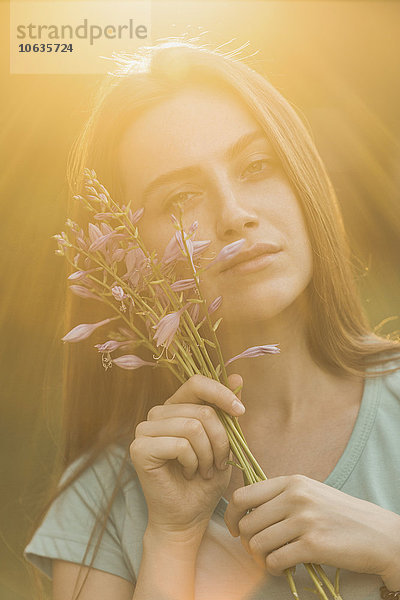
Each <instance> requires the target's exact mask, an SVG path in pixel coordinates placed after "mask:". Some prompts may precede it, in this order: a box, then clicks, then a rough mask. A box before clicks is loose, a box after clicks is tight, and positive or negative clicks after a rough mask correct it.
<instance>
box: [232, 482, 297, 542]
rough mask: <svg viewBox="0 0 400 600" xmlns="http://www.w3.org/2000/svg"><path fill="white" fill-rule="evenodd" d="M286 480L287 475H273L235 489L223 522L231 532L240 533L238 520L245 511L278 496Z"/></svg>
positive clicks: (284, 486)
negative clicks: (264, 479) (270, 477)
mask: <svg viewBox="0 0 400 600" xmlns="http://www.w3.org/2000/svg"><path fill="white" fill-rule="evenodd" d="M287 482H288V477H287V476H283V477H274V478H273V479H268V480H267V481H259V482H258V483H252V484H251V485H246V486H245V487H241V488H238V489H237V490H235V491H234V492H233V494H232V499H231V501H230V502H229V504H228V506H227V509H226V511H225V515H224V519H225V523H226V524H227V526H228V529H229V531H230V532H231V534H232V535H233V536H235V537H237V536H238V535H239V534H240V531H239V521H240V519H242V517H244V515H245V514H246V513H247V511H249V510H251V509H254V508H257V507H258V506H260V505H262V504H264V503H266V502H269V501H270V500H272V499H273V498H275V497H276V496H279V494H281V493H282V492H283V491H284V490H285V488H286V485H287Z"/></svg>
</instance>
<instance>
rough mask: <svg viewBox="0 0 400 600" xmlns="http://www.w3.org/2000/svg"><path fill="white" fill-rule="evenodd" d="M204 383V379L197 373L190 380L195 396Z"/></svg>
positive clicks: (189, 383)
mask: <svg viewBox="0 0 400 600" xmlns="http://www.w3.org/2000/svg"><path fill="white" fill-rule="evenodd" d="M202 381H203V377H202V375H200V374H199V373H195V374H194V375H192V376H191V377H190V379H188V385H189V386H190V388H191V390H192V392H193V393H194V394H197V392H198V391H199V390H200V388H201V384H202Z"/></svg>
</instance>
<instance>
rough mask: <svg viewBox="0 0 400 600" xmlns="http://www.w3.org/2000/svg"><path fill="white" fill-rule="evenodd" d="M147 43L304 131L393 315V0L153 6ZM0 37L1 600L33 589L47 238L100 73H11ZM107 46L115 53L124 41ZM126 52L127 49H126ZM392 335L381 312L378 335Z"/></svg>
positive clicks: (56, 378)
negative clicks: (237, 64) (249, 74)
mask: <svg viewBox="0 0 400 600" xmlns="http://www.w3.org/2000/svg"><path fill="white" fill-rule="evenodd" d="M151 9H152V17H151V26H152V41H153V42H155V41H156V40H157V39H159V38H164V37H168V36H179V35H182V34H185V35H186V36H187V37H196V36H200V39H201V41H202V43H210V44H211V46H217V45H219V44H222V43H225V42H229V41H230V40H232V39H233V38H234V39H233V41H232V42H231V43H229V44H227V46H226V49H232V50H233V49H234V48H237V47H239V46H241V45H242V44H244V43H246V42H248V41H249V42H250V44H249V45H248V46H247V48H245V49H244V50H243V51H242V53H241V55H242V56H246V55H252V54H254V52H255V51H256V50H259V52H258V53H257V54H254V55H253V56H252V57H251V58H249V61H248V62H249V64H250V65H251V66H253V67H254V68H256V69H258V70H259V71H261V72H262V73H264V74H265V75H266V76H267V77H269V79H270V80H271V81H272V83H273V84H274V85H275V86H276V87H277V88H278V89H279V90H280V91H281V92H282V93H283V94H284V95H285V96H286V97H287V98H288V99H289V100H290V101H291V102H292V103H293V104H294V105H295V107H297V108H298V110H299V111H300V113H301V115H302V117H303V118H304V119H305V120H306V121H307V122H308V124H309V126H310V127H311V129H312V130H313V135H314V138H315V140H316V143H317V146H318V148H319V150H320V152H321V154H322V157H323V159H324V160H325V162H326V165H327V168H328V171H329V173H330V175H331V178H332V180H333V183H334V186H335V189H336V191H337V194H338V197H339V200H340V203H341V206H342V208H343V213H344V218H345V224H346V227H347V231H348V233H349V237H350V242H351V245H352V248H353V250H354V252H355V253H356V255H357V256H358V257H359V260H360V262H359V267H360V268H359V284H360V288H361V292H362V298H363V302H364V305H365V307H366V309H367V311H368V314H369V316H370V319H371V325H372V326H373V327H374V326H376V325H377V324H378V323H380V322H381V321H383V320H384V319H386V318H387V317H396V316H397V315H399V314H400V306H399V305H400V303H399V297H400V268H399V263H400V208H399V204H400V202H399V201H400V193H399V187H400V150H399V137H400V110H399V106H400V83H399V79H400V78H399V68H400V3H399V2H395V1H394V2H389V1H382V0H379V1H375V2H374V1H325V0H319V1H317V0H314V1H308V2H303V1H301V0H297V1H296V0H292V1H277V2H272V1H271V2H270V1H258V2H246V1H235V0H230V1H227V2H218V1H213V2H211V1H205V0H203V1H202V2H187V1H181V2H169V1H168V0H158V1H153V2H152V3H151ZM0 10H1V13H0V16H1V39H2V40H3V41H4V42H5V43H4V44H3V50H2V53H1V56H0V61H1V80H2V81H1V94H0V106H1V113H0V114H1V129H0V132H1V133H0V136H1V170H0V188H1V216H0V240H1V248H2V250H1V255H0V256H1V264H2V267H3V272H2V276H1V310H0V318H1V325H2V333H1V342H0V347H1V362H0V364H1V372H2V377H1V383H0V397H1V400H2V418H1V433H0V445H1V455H0V465H1V471H2V475H1V522H0V544H1V546H0V571H1V575H0V599H1V600H22V599H28V598H32V597H33V592H32V584H31V582H30V580H29V576H28V571H27V567H26V565H25V563H24V561H23V558H22V550H23V547H24V546H25V544H26V542H27V536H28V534H29V531H30V528H31V527H32V523H33V522H34V519H35V517H36V516H37V514H38V511H39V510H40V505H41V502H42V498H43V495H44V494H45V491H46V486H47V484H48V481H49V477H50V473H51V470H52V465H53V462H54V457H55V455H56V452H57V447H58V443H59V438H58V432H59V420H60V397H61V358H62V343H61V342H60V338H61V337H62V335H63V334H64V333H65V331H64V330H63V306H64V295H65V289H64V286H65V273H64V268H65V265H64V261H63V260H62V259H60V258H59V257H56V256H55V254H54V249H55V244H54V240H52V239H51V236H52V235H53V234H54V233H58V232H59V231H60V230H61V229H63V223H64V221H65V218H66V195H67V186H66V182H65V167H66V159H67V153H68V150H69V148H70V146H71V144H72V143H73V141H74V139H75V137H76V136H77V134H78V132H79V130H80V128H81V126H82V124H83V122H84V121H85V119H86V118H87V116H88V114H89V106H90V100H91V98H92V96H93V93H94V90H95V89H96V87H97V85H98V83H99V81H100V80H101V76H100V75H96V74H87V75H84V74H83V75H82V74H81V75H71V74H70V75H66V74H58V75H56V74H55V75H16V74H12V75H11V74H10V72H9V56H8V50H7V42H8V19H9V6H8V3H6V2H0ZM116 49H120V48H119V47H118V48H116ZM124 49H125V50H129V47H128V46H125V48H124ZM396 329H400V319H399V318H397V319H396V318H394V319H392V320H390V321H389V322H388V323H387V324H386V325H385V326H384V328H383V330H382V331H383V333H385V334H386V333H388V332H389V331H390V330H396Z"/></svg>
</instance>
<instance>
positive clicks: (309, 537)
mask: <svg viewBox="0 0 400 600" xmlns="http://www.w3.org/2000/svg"><path fill="white" fill-rule="evenodd" d="M302 542H303V544H304V548H305V550H306V552H307V554H308V555H311V556H312V555H313V554H314V552H315V551H318V536H317V535H316V534H315V532H314V531H308V532H307V533H306V534H305V535H303V539H302Z"/></svg>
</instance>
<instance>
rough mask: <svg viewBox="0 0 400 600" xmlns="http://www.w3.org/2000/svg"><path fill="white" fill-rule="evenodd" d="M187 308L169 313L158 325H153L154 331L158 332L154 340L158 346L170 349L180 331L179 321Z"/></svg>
mask: <svg viewBox="0 0 400 600" xmlns="http://www.w3.org/2000/svg"><path fill="white" fill-rule="evenodd" d="M185 308H186V306H185V307H182V308H181V309H180V310H178V311H176V312H173V313H169V314H168V315H165V317H163V318H162V319H161V320H160V321H159V322H158V323H157V325H153V329H155V330H156V333H155V335H154V336H153V339H154V340H155V342H156V344H157V346H165V347H166V348H168V347H169V345H170V344H171V342H172V340H173V337H174V335H175V333H176V332H177V331H178V327H179V321H180V318H181V314H182V313H183V311H184V310H185Z"/></svg>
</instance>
